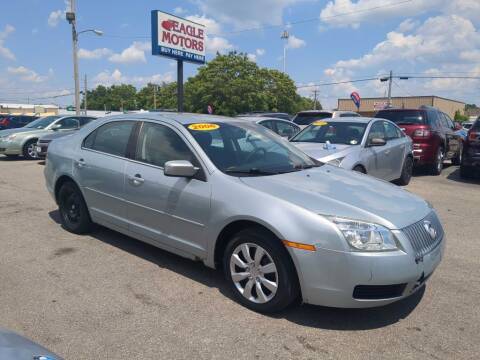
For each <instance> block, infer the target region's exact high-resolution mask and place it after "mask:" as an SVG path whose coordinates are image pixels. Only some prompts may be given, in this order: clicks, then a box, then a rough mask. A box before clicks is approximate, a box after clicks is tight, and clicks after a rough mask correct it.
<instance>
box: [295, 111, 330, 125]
mask: <svg viewBox="0 0 480 360" xmlns="http://www.w3.org/2000/svg"><path fill="white" fill-rule="evenodd" d="M331 117H332V114H331V113H328V112H319V113H299V114H297V116H295V118H294V119H293V122H294V123H295V124H297V125H310V124H311V123H312V122H314V121H315V120H323V119H330V118H331Z"/></svg>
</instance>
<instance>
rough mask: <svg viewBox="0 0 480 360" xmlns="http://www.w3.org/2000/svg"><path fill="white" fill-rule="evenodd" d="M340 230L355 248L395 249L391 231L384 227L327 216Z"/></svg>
mask: <svg viewBox="0 0 480 360" xmlns="http://www.w3.org/2000/svg"><path fill="white" fill-rule="evenodd" d="M328 219H329V220H330V221H331V222H332V223H334V224H335V225H336V226H337V228H338V229H339V230H340V231H341V232H342V234H343V236H344V237H345V240H347V242H348V243H349V245H350V246H352V247H353V248H354V249H356V250H362V251H385V250H396V249H397V244H396V242H395V237H394V235H393V234H392V232H391V231H390V230H389V229H387V228H386V227H384V226H382V225H378V224H372V223H368V222H364V221H359V220H351V219H344V218H339V217H329V218H328Z"/></svg>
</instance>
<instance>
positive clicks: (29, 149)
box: [22, 139, 37, 160]
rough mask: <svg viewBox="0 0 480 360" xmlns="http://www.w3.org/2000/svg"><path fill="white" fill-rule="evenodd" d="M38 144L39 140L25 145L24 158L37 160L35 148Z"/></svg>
mask: <svg viewBox="0 0 480 360" xmlns="http://www.w3.org/2000/svg"><path fill="white" fill-rule="evenodd" d="M36 144H37V139H32V140H28V141H27V142H26V143H25V145H23V150H22V154H23V157H24V158H25V159H27V160H35V159H36V158H37V155H36V154H37V153H36V151H35V146H36Z"/></svg>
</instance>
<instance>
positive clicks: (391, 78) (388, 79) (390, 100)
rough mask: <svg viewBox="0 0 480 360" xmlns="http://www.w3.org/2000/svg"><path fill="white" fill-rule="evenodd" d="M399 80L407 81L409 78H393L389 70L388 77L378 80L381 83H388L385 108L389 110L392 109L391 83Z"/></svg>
mask: <svg viewBox="0 0 480 360" xmlns="http://www.w3.org/2000/svg"><path fill="white" fill-rule="evenodd" d="M394 78H395V79H400V80H408V79H409V77H408V76H393V71H392V70H390V73H389V75H388V76H385V77H382V78H380V81H381V82H385V81H388V103H387V106H388V107H389V108H391V107H392V105H393V104H392V82H393V79H394Z"/></svg>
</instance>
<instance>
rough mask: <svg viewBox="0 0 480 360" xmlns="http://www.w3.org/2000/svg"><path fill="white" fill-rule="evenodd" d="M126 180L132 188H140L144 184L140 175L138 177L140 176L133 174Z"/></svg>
mask: <svg viewBox="0 0 480 360" xmlns="http://www.w3.org/2000/svg"><path fill="white" fill-rule="evenodd" d="M128 180H129V181H130V183H131V184H132V185H134V186H140V185H142V184H143V183H144V182H145V179H144V178H142V175H140V174H135V175H134V176H129V177H128Z"/></svg>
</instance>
